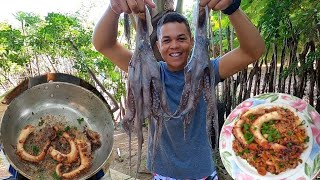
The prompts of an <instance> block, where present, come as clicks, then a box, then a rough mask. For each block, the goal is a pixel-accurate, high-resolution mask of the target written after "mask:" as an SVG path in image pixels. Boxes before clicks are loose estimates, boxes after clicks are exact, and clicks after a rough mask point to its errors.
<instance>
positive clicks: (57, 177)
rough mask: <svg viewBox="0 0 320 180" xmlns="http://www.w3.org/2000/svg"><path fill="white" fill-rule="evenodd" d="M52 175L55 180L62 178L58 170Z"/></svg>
mask: <svg viewBox="0 0 320 180" xmlns="http://www.w3.org/2000/svg"><path fill="white" fill-rule="evenodd" d="M52 177H53V179H54V180H60V176H59V175H58V174H57V173H56V172H54V173H52Z"/></svg>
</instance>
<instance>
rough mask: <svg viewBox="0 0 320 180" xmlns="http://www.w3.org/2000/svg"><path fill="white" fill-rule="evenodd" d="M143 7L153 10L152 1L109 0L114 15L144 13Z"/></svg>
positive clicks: (153, 4)
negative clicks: (146, 6)
mask: <svg viewBox="0 0 320 180" xmlns="http://www.w3.org/2000/svg"><path fill="white" fill-rule="evenodd" d="M145 5H148V6H149V7H151V8H155V6H156V5H155V3H154V2H153V0H110V7H111V9H112V10H113V12H114V13H116V14H121V13H123V12H124V13H127V14H130V13H134V14H138V13H144V12H145Z"/></svg>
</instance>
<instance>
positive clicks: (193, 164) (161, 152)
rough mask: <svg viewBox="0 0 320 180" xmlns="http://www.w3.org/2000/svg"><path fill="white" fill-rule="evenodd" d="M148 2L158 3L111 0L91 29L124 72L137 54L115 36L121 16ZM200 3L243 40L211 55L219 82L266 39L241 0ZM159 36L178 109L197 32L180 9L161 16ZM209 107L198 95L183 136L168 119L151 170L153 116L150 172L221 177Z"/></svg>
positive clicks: (170, 98)
mask: <svg viewBox="0 0 320 180" xmlns="http://www.w3.org/2000/svg"><path fill="white" fill-rule="evenodd" d="M145 5H149V6H150V7H151V8H154V7H155V4H154V3H153V2H152V1H151V0H111V1H110V6H109V7H108V9H107V10H106V12H105V14H104V15H103V16H102V18H101V19H100V21H99V23H98V24H97V26H96V28H95V31H94V34H93V45H94V46H95V48H96V49H97V50H98V51H99V52H101V53H102V54H103V55H105V56H106V57H107V58H109V59H110V60H111V61H112V62H113V63H114V64H115V65H117V66H118V67H119V68H121V69H122V70H123V71H126V72H127V71H128V65H129V61H130V59H131V57H132V55H133V53H132V52H131V51H129V50H128V49H126V48H125V47H124V46H122V45H121V44H120V43H119V42H118V41H117V33H118V21H119V16H120V14H121V13H123V12H124V13H135V14H138V13H143V12H145ZM200 6H202V7H205V6H208V7H209V9H212V10H216V11H220V10H222V12H223V13H225V14H227V15H228V17H229V20H230V22H231V24H232V25H233V27H234V29H235V32H236V34H237V38H238V40H239V44H240V46H239V47H238V48H236V49H234V50H232V51H230V52H228V53H227V54H225V55H224V56H222V57H220V58H217V59H216V60H212V66H213V67H214V70H215V72H216V74H215V79H216V83H215V84H217V83H218V82H220V80H223V79H225V78H227V77H229V76H231V75H233V74H235V73H237V72H238V71H240V70H242V69H244V68H246V67H247V66H248V65H249V64H250V63H253V62H255V61H256V60H258V59H259V58H260V57H261V55H262V53H263V52H264V48H265V46H264V41H263V39H262V38H261V36H260V34H259V32H258V30H257V29H256V28H255V26H254V25H253V24H252V23H251V22H250V20H249V19H248V18H247V16H246V15H245V14H244V13H243V11H242V10H241V9H239V6H240V0H201V1H200ZM157 36H158V41H157V47H158V49H159V52H160V54H161V56H162V59H163V61H161V62H159V65H160V70H161V76H162V81H164V85H165V88H166V93H167V102H168V106H169V108H170V111H171V112H175V110H176V109H177V106H178V105H179V102H180V97H181V94H182V91H183V87H184V83H185V81H184V72H183V70H184V67H185V65H186V64H187V62H188V57H189V54H190V52H191V49H192V48H193V44H194V42H193V37H192V34H191V31H190V27H189V24H188V22H187V20H186V18H185V17H184V16H182V15H181V14H179V13H176V12H170V13H167V14H165V15H164V16H163V17H162V18H161V19H160V20H159V22H158V27H157ZM206 108H207V107H206V103H205V102H204V100H203V99H202V100H200V102H199V104H198V105H197V108H196V112H195V115H194V117H193V120H192V121H191V123H190V125H189V129H188V134H187V135H186V136H185V137H184V133H183V132H184V128H183V122H182V120H181V119H180V118H174V119H173V120H170V121H165V122H164V124H163V131H162V134H161V137H160V141H159V145H158V148H157V150H156V156H155V161H154V169H153V170H151V162H150V161H151V160H150V159H151V158H152V154H151V152H152V147H153V142H152V138H150V137H152V136H153V133H154V129H155V128H154V127H155V125H154V121H152V124H150V126H149V128H150V131H149V132H150V134H148V136H149V138H148V160H147V168H148V169H149V170H150V171H152V173H153V179H171V180H175V179H207V180H210V179H218V177H217V174H216V171H215V165H214V162H213V158H212V152H211V146H210V143H209V140H208V137H207V134H206V116H205V114H206Z"/></svg>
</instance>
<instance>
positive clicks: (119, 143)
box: [110, 128, 152, 180]
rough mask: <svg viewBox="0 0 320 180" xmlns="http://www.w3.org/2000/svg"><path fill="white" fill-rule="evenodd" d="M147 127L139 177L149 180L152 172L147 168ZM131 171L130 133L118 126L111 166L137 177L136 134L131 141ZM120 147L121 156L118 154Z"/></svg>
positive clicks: (142, 179)
mask: <svg viewBox="0 0 320 180" xmlns="http://www.w3.org/2000/svg"><path fill="white" fill-rule="evenodd" d="M147 134H148V132H147V129H144V132H143V137H144V143H143V145H142V158H141V165H140V169H139V173H138V174H137V178H138V179H141V180H147V179H151V178H152V176H151V173H150V172H149V171H148V170H147V169H146V155H147V146H148V142H147V140H148V139H147V137H148V136H147ZM131 148H132V151H131V173H130V168H129V167H130V165H129V164H130V163H129V162H130V161H129V138H128V135H127V134H126V133H125V132H124V131H123V130H121V129H120V128H117V130H115V132H114V145H113V152H112V158H113V160H112V161H111V164H110V168H111V169H114V170H116V171H119V172H121V173H124V174H127V175H131V176H133V177H135V172H136V167H137V166H136V165H137V162H138V151H137V149H138V141H137V138H136V136H135V135H133V137H132V142H131ZM118 149H119V151H120V156H119V155H118Z"/></svg>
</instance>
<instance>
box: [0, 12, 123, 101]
mask: <svg viewBox="0 0 320 180" xmlns="http://www.w3.org/2000/svg"><path fill="white" fill-rule="evenodd" d="M15 17H16V18H17V20H19V21H20V24H21V27H20V29H14V28H12V27H11V25H9V24H6V23H1V24H0V68H1V69H2V70H4V71H5V72H8V73H16V72H18V70H19V69H23V67H25V66H26V65H27V64H28V63H29V62H30V60H33V59H35V58H39V57H40V56H41V57H48V58H50V60H51V61H52V63H53V65H55V64H58V62H59V61H60V60H62V59H68V60H69V61H71V62H73V64H74V70H75V72H76V74H74V75H76V76H78V77H80V78H82V79H84V80H87V81H89V82H91V81H92V80H91V78H90V76H89V74H88V72H87V68H90V69H93V70H94V72H95V73H96V74H97V77H98V78H99V79H100V80H101V78H103V77H105V78H106V79H104V80H102V83H103V84H104V85H105V87H106V89H107V90H111V91H113V92H115V93H116V96H118V97H119V98H118V99H120V97H121V96H123V95H124V94H125V92H124V91H125V87H124V85H123V83H122V79H121V76H120V74H119V71H115V66H114V65H113V64H112V63H111V62H110V61H109V60H108V59H106V58H104V57H103V55H101V54H100V53H98V52H97V51H95V50H94V48H93V46H92V43H91V38H92V31H93V27H86V26H84V25H83V24H82V22H81V21H80V20H79V19H78V18H77V17H73V16H67V15H63V14H60V13H49V14H48V15H47V16H46V17H45V18H44V19H41V18H40V17H39V16H38V15H35V14H33V13H26V12H18V13H16V15H15ZM18 66H19V67H18ZM14 67H16V68H14ZM100 74H101V75H102V76H99V75H100ZM1 82H3V81H1Z"/></svg>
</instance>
